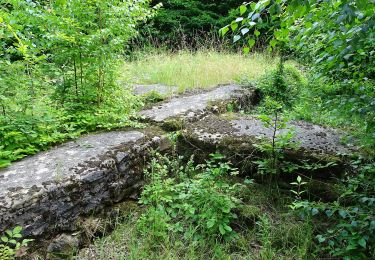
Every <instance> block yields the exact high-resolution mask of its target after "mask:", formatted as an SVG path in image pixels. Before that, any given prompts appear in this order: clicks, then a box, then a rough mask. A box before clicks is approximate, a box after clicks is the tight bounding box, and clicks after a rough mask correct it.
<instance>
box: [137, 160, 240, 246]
mask: <svg viewBox="0 0 375 260" xmlns="http://www.w3.org/2000/svg"><path fill="white" fill-rule="evenodd" d="M157 157H158V159H153V160H152V162H151V165H150V169H149V170H148V171H147V173H146V174H147V176H148V178H149V183H148V184H147V185H146V186H145V188H144V190H143V193H142V196H141V199H140V203H142V204H144V205H147V206H148V210H147V211H146V213H145V214H143V215H142V217H141V218H140V220H139V221H138V228H139V230H140V232H141V234H143V235H147V236H151V237H152V239H155V240H159V241H163V239H166V238H167V237H168V236H167V234H168V232H174V233H180V234H182V235H184V237H185V238H192V239H194V240H202V239H205V238H219V237H224V238H226V239H230V238H231V237H233V236H234V235H235V232H234V231H233V229H232V228H231V222H232V221H233V220H235V219H236V218H237V216H236V214H235V213H234V212H233V211H234V209H236V208H238V207H239V206H240V204H241V201H240V200H239V199H238V198H237V197H236V196H235V194H238V191H239V190H240V188H241V187H242V185H241V184H234V185H233V184H230V183H229V182H228V179H227V177H228V176H230V175H236V174H238V172H237V170H236V169H235V168H233V167H232V166H231V165H230V164H229V163H226V162H223V156H221V155H217V154H215V155H212V159H211V160H209V161H208V162H207V163H206V164H202V165H198V166H194V164H193V161H192V159H191V160H190V161H189V162H188V163H187V164H186V163H183V161H181V159H182V158H178V159H172V160H170V159H169V158H167V157H163V156H161V155H160V154H158V155H157ZM183 165H185V166H183Z"/></svg>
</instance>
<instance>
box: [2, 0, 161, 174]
mask: <svg viewBox="0 0 375 260" xmlns="http://www.w3.org/2000/svg"><path fill="white" fill-rule="evenodd" d="M153 12H154V11H151V10H150V9H149V8H148V0H140V1H138V0H132V1H120V0H111V1H105V2H103V1H99V0H93V1H92V0H87V1H86V0H85V1H78V0H69V1H66V0H63V1H48V2H46V1H15V0H9V1H3V2H2V3H1V4H0V37H1V44H0V48H1V52H0V86H1V87H0V126H1V132H0V144H1V145H0V167H3V166H7V165H9V163H10V162H11V161H14V160H17V159H20V158H22V157H24V156H25V155H28V154H33V153H35V152H37V151H39V150H42V149H45V148H47V147H49V146H50V145H51V144H54V143H59V142H62V141H64V140H67V139H70V138H74V137H76V136H78V135H79V134H81V133H82V132H88V131H93V130H95V129H100V128H104V129H111V128H116V127H122V126H128V125H131V124H132V123H131V122H130V120H129V117H130V114H131V113H132V111H134V109H135V108H137V107H138V106H139V105H140V104H141V102H140V100H138V99H137V98H134V97H133V96H132V94H131V93H130V92H128V91H125V89H123V88H122V87H121V86H118V85H117V83H116V81H115V79H116V77H117V75H116V74H115V72H116V68H117V63H118V62H117V60H118V58H119V57H120V56H121V55H122V54H124V51H125V49H124V46H125V44H126V42H127V41H128V40H129V39H130V38H131V37H133V36H134V35H135V34H136V31H135V26H136V24H137V23H138V22H140V21H144V20H145V18H146V17H148V16H150V15H152V14H153Z"/></svg>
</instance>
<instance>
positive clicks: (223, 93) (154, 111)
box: [140, 85, 243, 123]
mask: <svg viewBox="0 0 375 260" xmlns="http://www.w3.org/2000/svg"><path fill="white" fill-rule="evenodd" d="M242 95H243V90H242V88H241V87H240V86H238V85H225V86H219V87H217V88H215V89H212V90H209V91H206V92H202V93H198V94H191V95H187V96H181V97H175V98H172V99H171V100H169V101H168V102H165V103H163V104H161V105H157V106H155V107H153V108H151V109H149V110H144V111H142V112H141V113H140V114H141V115H142V116H144V117H145V118H147V119H149V120H150V121H153V122H158V123H160V122H163V121H165V120H167V119H170V118H175V117H181V116H184V115H189V116H191V115H192V114H191V113H192V112H194V116H196V115H197V114H200V113H204V112H205V111H207V110H208V108H209V106H210V105H211V104H212V103H215V102H218V101H223V100H227V101H229V100H231V99H233V98H238V97H240V96H242ZM189 113H190V114H189Z"/></svg>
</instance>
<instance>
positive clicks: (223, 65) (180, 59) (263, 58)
mask: <svg viewBox="0 0 375 260" xmlns="http://www.w3.org/2000/svg"><path fill="white" fill-rule="evenodd" d="M275 64H276V61H275V60H274V59H273V58H271V57H270V56H269V55H266V54H260V53H255V54H251V55H248V56H245V55H242V54H241V53H234V52H229V51H221V52H219V51H215V50H198V51H196V52H190V51H179V52H177V53H171V52H167V51H153V52H151V53H138V54H137V55H136V59H135V60H134V61H130V62H126V63H125V64H124V66H123V67H122V69H121V72H120V74H122V76H121V77H122V79H123V80H130V81H131V82H133V83H136V84H156V83H160V84H165V85H169V86H177V87H178V88H179V90H180V91H185V90H190V89H195V88H208V87H212V86H215V85H218V84H229V83H234V82H236V81H239V80H241V79H242V78H249V79H257V78H259V77H260V76H262V75H264V74H265V73H266V72H267V71H269V70H270V69H272V68H274V67H275Z"/></svg>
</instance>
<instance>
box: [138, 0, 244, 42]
mask: <svg viewBox="0 0 375 260" xmlns="http://www.w3.org/2000/svg"><path fill="white" fill-rule="evenodd" d="M159 2H162V3H163V7H162V8H161V9H160V10H159V11H158V14H157V15H156V16H155V17H154V18H153V19H151V20H150V22H148V23H147V24H146V26H142V30H141V35H142V37H143V38H144V40H145V41H151V42H152V43H153V44H157V45H162V44H166V45H167V46H168V47H180V46H183V45H185V46H186V45H187V47H189V46H196V45H198V44H200V43H201V42H205V41H206V43H207V42H212V39H210V38H211V37H212V36H213V35H214V34H215V31H216V30H217V29H219V28H220V27H222V26H224V25H225V24H226V23H228V22H229V21H231V20H232V19H233V18H234V16H233V13H234V12H233V11H231V9H233V8H237V7H238V5H240V4H241V3H242V2H243V1H242V0H224V1H215V0H165V1H159V0H154V1H152V2H151V5H156V4H158V3H159ZM228 13H229V15H228ZM210 32H211V33H210ZM216 40H217V41H219V40H220V39H216ZM206 47H207V46H206Z"/></svg>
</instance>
